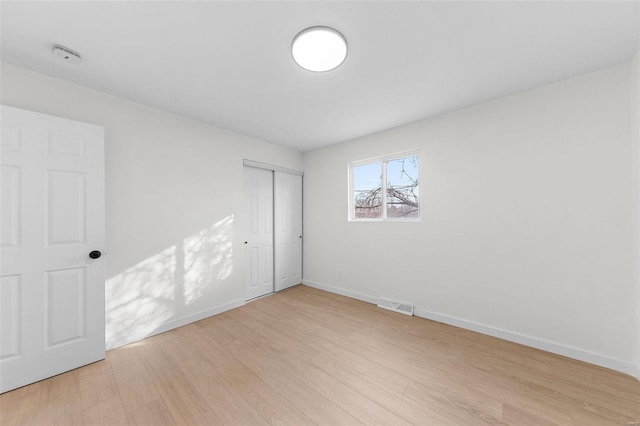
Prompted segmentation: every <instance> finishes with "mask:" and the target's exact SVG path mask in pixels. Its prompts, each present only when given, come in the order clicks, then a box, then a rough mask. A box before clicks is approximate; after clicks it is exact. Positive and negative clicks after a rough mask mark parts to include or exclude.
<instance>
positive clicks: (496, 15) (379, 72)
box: [0, 0, 640, 151]
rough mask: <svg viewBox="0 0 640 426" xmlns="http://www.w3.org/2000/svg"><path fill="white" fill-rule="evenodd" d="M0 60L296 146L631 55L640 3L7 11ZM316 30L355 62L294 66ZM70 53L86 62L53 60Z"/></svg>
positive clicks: (23, 6)
mask: <svg viewBox="0 0 640 426" xmlns="http://www.w3.org/2000/svg"><path fill="white" fill-rule="evenodd" d="M0 7H1V36H2V38H1V59H2V61H4V62H8V63H12V64H15V65H18V66H21V67H24V68H28V69H32V70H35V71H38V72H41V73H44V74H48V75H51V76H54V77H57V78H61V79H63V80H67V81H70V82H73V83H76V84H79V85H83V86H87V87H91V88H95V89H98V90H101V91H104V92H107V93H111V94H113V95H116V96H120V97H122V98H126V99H130V100H133V101H136V102H140V103H142V104H146V105H149V106H152V107H156V108H159V109H162V110H166V111H170V112H173V113H176V114H180V115H183V116H186V117H190V118H193V119H196V120H200V121H203V122H206V123H210V124H213V125H215V126H218V127H223V128H227V129H230V130H233V131H236V132H238V133H243V134H246V135H249V136H253V137H256V138H259V139H263V140H266V141H269V142H272V143H275V144H278V145H281V146H285V147H289V148H293V149H296V150H299V151H309V150H312V149H315V148H319V147H321V146H324V145H328V144H332V143H336V142H340V141H344V140H348V139H352V138H355V137H358V136H362V135H365V134H369V133H373V132H376V131H379V130H382V129H386V128H390V127H394V126H398V125H401V124H404V123H408V122H411V121H415V120H418V119H421V118H425V117H429V116H434V115H438V114H442V113H444V112H447V111H451V110H454V109H458V108H462V107H465V106H469V105H473V104H477V103H480V102H483V101H487V100H489V99H493V98H497V97H500V96H504V95H507V94H510V93H515V92H520V91H523V90H528V89H531V88H534V87H537V86H540V85H543V84H547V83H550V82H553V81H558V80H562V79H566V78H570V77H573V76H576V75H580V74H583V73H587V72H590V71H594V70H598V69H602V68H605V67H609V66H612V65H615V64H619V63H622V62H624V61H627V60H629V59H630V58H631V57H632V56H633V55H634V54H635V52H637V51H638V49H639V47H640V46H639V39H640V23H639V21H640V0H638V1H636V0H632V1H611V0H609V1H602V2H590V1H589V2H587V1H580V2H570V1H553V2H549V1H530V2H529V1H510V2H509V1H469V2H459V1H442V2H432V1H423V2H416V1H411V2H410V1H387V2H373V1H351V2H347V1H318V2H308V1H288V2H273V1H258V2H247V1H230V2H213V1H190V2H186V1H176V2H155V1H127V2H117V1H107V2H80V1H75V2H57V1H46V2H7V1H2V3H1V6H0ZM313 25H326V26H331V27H334V28H336V29H337V30H339V31H340V32H342V34H344V35H345V37H346V38H347V41H348V45H349V55H348V57H347V60H346V61H345V62H344V63H343V64H342V66H340V67H339V68H337V69H336V70H334V71H330V72H327V73H310V72H308V71H304V70H302V69H301V68H300V67H298V66H297V65H296V64H295V63H294V62H293V61H292V59H291V54H290V46H291V41H292V39H293V37H294V36H295V35H296V34H297V33H298V32H299V31H300V30H302V29H304V28H306V27H309V26H313ZM55 43H57V44H62V45H64V46H67V47H69V48H71V49H73V50H76V51H78V52H79V53H80V54H81V55H82V56H83V62H82V63H81V64H80V65H71V64H67V63H65V62H63V61H61V60H59V59H57V58H56V57H54V56H53V55H52V54H51V47H52V45H53V44H55Z"/></svg>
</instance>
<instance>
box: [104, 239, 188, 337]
mask: <svg viewBox="0 0 640 426" xmlns="http://www.w3.org/2000/svg"><path fill="white" fill-rule="evenodd" d="M175 272H176V246H172V247H169V248H167V249H166V250H163V251H161V252H160V253H158V254H156V255H154V256H151V257H149V258H147V259H145V260H143V261H142V262H140V263H138V264H137V265H135V266H133V267H131V268H129V269H127V270H125V271H124V272H122V273H121V274H119V275H117V276H115V277H113V278H111V279H110V280H108V281H107V286H106V295H105V296H106V318H105V319H106V330H105V331H106V341H107V349H109V348H113V347H117V346H120V345H123V344H126V343H129V342H134V341H136V340H140V339H142V338H144V337H145V336H148V335H149V334H150V333H151V332H153V330H155V329H156V328H158V326H159V325H160V324H162V323H164V322H166V321H167V320H168V319H169V318H171V317H172V316H173V314H174V310H175V291H174V280H175Z"/></svg>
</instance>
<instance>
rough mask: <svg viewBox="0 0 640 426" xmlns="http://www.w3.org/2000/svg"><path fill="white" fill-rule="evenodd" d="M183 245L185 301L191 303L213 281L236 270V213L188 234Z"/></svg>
mask: <svg viewBox="0 0 640 426" xmlns="http://www.w3.org/2000/svg"><path fill="white" fill-rule="evenodd" d="M183 249H184V301H185V303H186V304H187V305H190V304H192V303H193V302H195V301H196V300H198V299H199V298H200V296H201V295H202V292H203V290H204V289H205V288H207V287H208V286H210V285H211V283H213V282H214V281H215V280H224V279H226V278H228V277H229V275H231V272H232V271H233V258H232V255H233V215H231V216H227V217H225V218H224V219H222V220H220V221H218V222H216V223H214V224H213V225H212V226H211V227H210V228H206V229H203V230H202V231H200V232H198V233H197V234H195V235H193V236H191V237H189V238H185V240H184V243H183Z"/></svg>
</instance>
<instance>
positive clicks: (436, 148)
mask: <svg viewBox="0 0 640 426" xmlns="http://www.w3.org/2000/svg"><path fill="white" fill-rule="evenodd" d="M629 76H630V66H629V64H626V65H622V66H618V67H615V68H611V69H607V70H604V71H601V72H597V73H593V74H589V75H585V76H581V77H578V78H574V79H571V80H567V81H563V82H559V83H557V84H553V85H549V86H545V87H542V88H539V89H536V90H532V91H529V92H525V93H521V94H517V95H513V96H509V97H506V98H502V99H499V100H496V101H492V102H489V103H485V104H482V105H478V106H475V107H472V108H468V109H465V110H461V111H457V112H452V113H449V114H446V115H443V116H440V117H437V118H433V119H427V120H423V121H420V122H416V123H413V124H410V125H406V126H402V127H399V128H395V129H391V130H388V131H384V132H381V133H378V134H374V135H371V136H367V137H363V138H360V139H357V140H354V141H350V142H347V143H341V144H338V145H334V146H331V147H327V148H324V149H319V150H317V151H313V152H309V153H306V154H305V155H304V170H305V179H304V190H305V198H304V224H305V239H304V254H305V260H304V275H305V282H306V283H307V284H310V285H314V286H317V287H320V288H332V289H333V290H334V291H339V292H342V293H345V294H350V295H355V296H358V297H361V298H364V299H368V300H371V297H378V296H385V297H389V298H392V299H398V300H401V301H407V302H411V303H414V304H415V305H416V308H417V309H418V313H419V314H420V315H423V316H426V317H430V318H435V319H438V320H441V321H443V322H449V323H452V324H457V325H461V326H464V327H468V328H471V329H475V330H479V331H482V332H485V333H488V334H493V335H496V336H500V337H505V338H508V339H511V340H515V341H520V342H522V343H525V344H529V345H532V346H537V347H541V348H545V349H548V350H552V351H555V352H559V353H563V354H566V355H569V356H573V357H576V358H581V359H585V360H588V361H590V362H594V363H599V364H601V365H606V366H608V367H611V368H616V369H619V370H622V371H626V372H628V373H634V370H635V367H636V365H637V348H636V346H637V345H635V344H634V342H637V339H638V332H639V326H638V323H637V318H638V316H637V312H638V310H639V308H640V303H639V302H640V301H639V300H638V297H637V296H638V281H637V277H635V275H634V274H636V271H637V270H636V268H637V265H636V263H635V262H637V257H634V254H633V249H634V243H635V242H637V240H638V234H637V233H635V234H634V233H633V230H634V223H635V220H636V219H635V218H634V213H635V212H634V201H633V200H634V199H633V191H636V192H637V190H638V187H637V183H635V184H634V181H633V173H634V171H633V170H632V164H631V162H630V160H629V159H630V158H631V155H632V148H633V147H632V140H631V138H630V136H629V135H630V114H629V91H630V77H629ZM416 148H419V149H420V150H421V156H422V167H423V169H422V180H421V185H422V186H421V189H420V193H421V196H422V201H421V202H422V221H421V222H419V223H371V222H364V223H363V222H361V223H354V222H348V221H347V199H348V196H349V195H348V193H347V163H348V162H349V161H354V160H360V159H365V158H370V157H374V156H379V155H383V154H389V153H395V152H400V151H406V150H412V149H416ZM636 168H637V166H636ZM635 172H637V170H635ZM634 185H635V186H634ZM338 269H342V271H343V277H342V278H338V272H337V271H338ZM367 296H369V297H367Z"/></svg>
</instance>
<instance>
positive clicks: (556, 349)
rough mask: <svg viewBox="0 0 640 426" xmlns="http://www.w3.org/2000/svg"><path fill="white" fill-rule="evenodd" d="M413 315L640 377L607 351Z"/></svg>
mask: <svg viewBox="0 0 640 426" xmlns="http://www.w3.org/2000/svg"><path fill="white" fill-rule="evenodd" d="M302 284H304V285H307V286H309V287H313V288H317V289H319V290H325V291H328V292H330V293H335V294H339V295H342V296H346V297H350V298H352V299H357V300H361V301H363V302H368V303H372V304H376V301H377V298H376V297H372V296H368V295H365V294H360V293H357V292H354V291H351V290H346V289H343V288H338V287H333V286H329V285H325V284H321V283H318V282H314V281H310V280H302ZM413 313H414V315H415V316H417V317H421V318H425V319H428V320H432V321H437V322H441V323H443V324H448V325H453V326H455V327H460V328H464V329H465V330H471V331H475V332H477V333H481V334H486V335H488V336H493V337H497V338H499V339H503V340H508V341H510V342H514V343H519V344H521V345H525V346H529V347H532V348H536V349H540V350H543V351H547V352H551V353H554V354H557V355H562V356H566V357H568V358H573V359H576V360H579V361H584V362H588V363H589V364H594V365H598V366H600V367H605V368H610V369H611V370H616V371H619V372H621V373H625V374H629V375H630V376H633V377H635V378H637V379H638V380H640V366H637V365H634V364H633V363H630V362H626V361H622V360H619V359H616V358H611V357H608V356H606V355H601V354H597V353H593V352H589V351H586V350H584V349H579V348H575V347H572V346H567V345H562V344H559V343H555V342H551V341H548V340H544V339H540V338H537V337H532V336H528V335H525V334H520V333H516V332H513V331H509V330H504V329H501V328H497V327H492V326H489V325H485V324H480V323H477V322H473V321H468V320H464V319H461V318H457V317H452V316H449V315H443V314H438V313H435V312H431V311H428V310H426V309H421V308H418V307H416V308H415V309H414V312H413Z"/></svg>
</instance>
